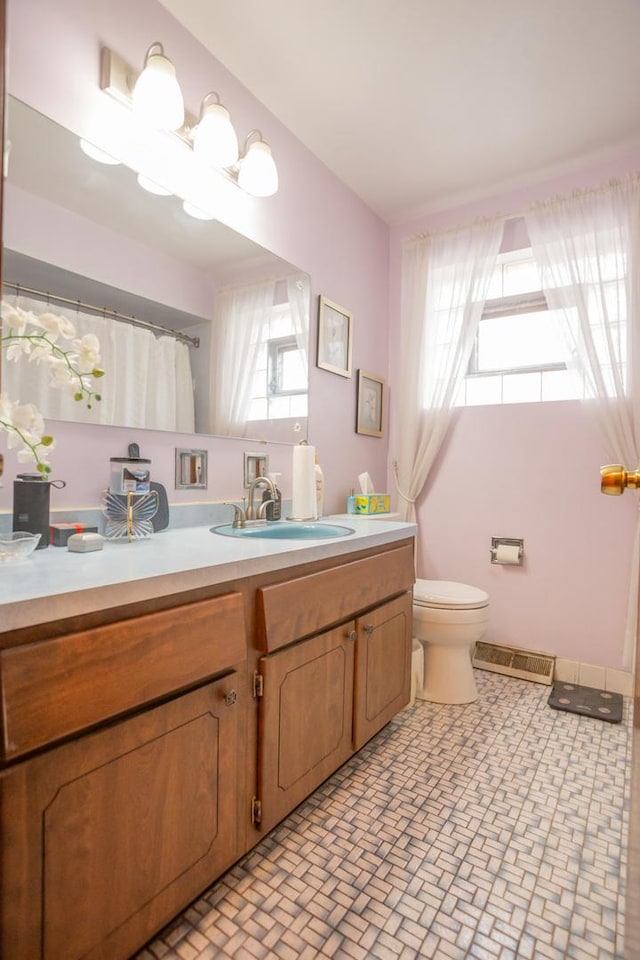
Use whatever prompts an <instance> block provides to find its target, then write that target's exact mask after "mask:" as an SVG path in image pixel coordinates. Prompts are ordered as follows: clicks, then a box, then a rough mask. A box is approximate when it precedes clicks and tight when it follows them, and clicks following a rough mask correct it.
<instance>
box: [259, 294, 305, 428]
mask: <svg viewBox="0 0 640 960" xmlns="http://www.w3.org/2000/svg"><path fill="white" fill-rule="evenodd" d="M259 340H260V343H259V346H258V352H257V360H256V369H255V373H254V377H253V387H252V391H251V402H250V406H249V416H248V419H249V420H281V419H284V418H286V417H306V416H307V362H306V358H305V355H304V351H303V350H301V349H300V347H299V345H298V342H297V340H296V336H295V332H294V328H293V320H292V317H291V309H290V307H289V304H288V303H284V304H278V305H277V306H274V308H273V310H272V313H271V316H270V317H269V318H268V319H267V320H266V321H265V323H264V324H263V325H262V328H261V330H260V334H259Z"/></svg>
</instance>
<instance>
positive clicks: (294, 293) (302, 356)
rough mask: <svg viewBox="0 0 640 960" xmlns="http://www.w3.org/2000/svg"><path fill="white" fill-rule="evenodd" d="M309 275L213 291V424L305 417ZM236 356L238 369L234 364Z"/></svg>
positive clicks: (235, 426) (241, 425)
mask: <svg viewBox="0 0 640 960" xmlns="http://www.w3.org/2000/svg"><path fill="white" fill-rule="evenodd" d="M309 288H310V284H309V277H308V276H307V275H306V274H299V273H298V274H294V275H292V276H290V277H285V278H281V279H269V280H266V281H260V282H258V283H252V284H247V285H244V286H241V287H234V288H228V289H225V290H221V291H218V293H217V294H216V304H215V311H214V333H213V337H212V354H211V362H212V369H214V370H215V374H214V376H213V378H212V381H213V382H212V391H211V409H212V418H213V429H214V431H215V432H216V433H218V434H221V435H229V436H233V435H242V433H243V432H244V431H246V429H247V425H248V424H249V423H251V424H253V425H254V429H253V430H252V432H253V433H255V425H256V424H259V423H260V422H265V423H266V422H272V421H289V420H291V421H296V422H297V421H298V420H299V419H300V418H302V417H306V416H307V406H308V374H307V369H308V357H307V352H308V347H307V345H308V339H309V302H310V296H309ZM239 357H240V358H242V361H243V362H242V363H241V364H240V367H241V370H240V371H237V370H236V369H235V367H236V366H237V364H236V363H234V361H237V359H238V358H239Z"/></svg>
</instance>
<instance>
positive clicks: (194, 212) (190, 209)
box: [182, 200, 215, 220]
mask: <svg viewBox="0 0 640 960" xmlns="http://www.w3.org/2000/svg"><path fill="white" fill-rule="evenodd" d="M182 209H183V210H184V212H185V213H188V214H189V216H190V217H193V218H194V220H215V214H213V213H210V212H209V211H208V210H205V209H204V208H203V207H198V206H196V204H195V203H191V202H190V201H189V200H185V201H184V203H183V204H182Z"/></svg>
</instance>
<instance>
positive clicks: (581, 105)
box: [161, 0, 640, 223]
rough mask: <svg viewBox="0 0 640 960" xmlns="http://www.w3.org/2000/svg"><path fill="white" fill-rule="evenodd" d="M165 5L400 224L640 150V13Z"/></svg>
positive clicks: (450, 1)
mask: <svg viewBox="0 0 640 960" xmlns="http://www.w3.org/2000/svg"><path fill="white" fill-rule="evenodd" d="M161 2H162V4H163V6H164V7H166V8H167V10H169V11H170V12H171V13H172V14H173V15H174V16H175V17H176V19H177V20H179V21H180V22H181V23H182V24H183V25H184V26H185V27H186V28H187V29H188V30H190V31H191V32H192V33H193V34H194V35H195V36H196V37H198V39H199V40H200V41H201V43H203V44H204V46H206V47H207V48H208V49H209V50H210V51H211V53H213V54H214V56H215V57H216V58H217V59H218V60H219V61H221V62H222V63H223V64H224V65H225V66H226V67H227V68H228V69H229V70H230V71H231V72H232V73H233V74H234V75H235V76H236V77H237V78H238V79H239V80H240V81H241V82H242V83H243V84H244V86H245V87H247V88H248V89H249V90H250V91H251V92H252V93H253V94H254V96H255V97H256V98H257V99H258V100H260V101H261V102H262V103H263V104H264V105H265V106H266V107H268V109H269V110H270V111H271V112H272V113H273V114H274V115H275V116H276V117H278V118H279V120H281V121H282V123H283V124H284V125H285V126H286V127H287V128H288V129H289V130H291V131H292V132H293V133H294V134H295V135H296V136H297V137H298V139H299V140H300V141H302V143H304V144H305V145H306V146H307V147H308V148H309V149H310V150H311V151H312V152H313V153H314V154H316V156H318V157H319V158H320V159H321V160H322V161H323V162H324V163H325V164H326V166H327V167H329V169H330V170H332V171H333V173H334V174H335V175H336V176H337V177H338V178H339V179H340V180H342V181H343V182H344V183H345V184H347V186H349V187H350V188H351V189H352V190H353V191H354V192H355V193H356V194H358V195H359V196H360V197H361V198H362V199H363V200H364V202H365V203H366V204H367V205H368V206H369V207H370V208H371V209H372V210H374V211H376V212H377V213H378V214H379V215H380V217H382V218H383V219H384V220H386V221H387V222H388V223H397V222H402V221H404V220H410V219H412V218H415V217H419V216H422V215H425V214H427V213H429V212H431V211H434V210H438V209H444V208H446V207H448V206H453V205H456V204H459V203H463V202H469V201H472V200H476V199H480V198H482V197H485V196H490V195H491V194H492V193H496V192H500V191H504V190H505V189H510V188H512V187H514V188H515V187H517V186H519V185H521V184H526V183H531V182H533V181H539V180H543V179H546V178H548V177H550V176H556V175H560V174H563V173H566V172H570V171H571V170H573V169H577V168H579V167H581V166H584V165H585V164H586V163H587V162H591V161H596V160H602V159H607V158H608V157H609V156H611V155H613V153H614V152H615V151H617V150H619V149H620V148H621V147H623V146H633V147H635V146H638V145H640V52H639V44H640V0H517V2H514V0H481V2H478V0H393V2H391V0H316V2H314V3H308V2H300V0H270V2H269V3H265V2H264V0H216V2H212V0H161ZM222 93H223V92H222ZM230 106H231V105H230ZM265 138H266V139H267V140H268V139H269V137H268V132H265ZM276 160H277V157H276Z"/></svg>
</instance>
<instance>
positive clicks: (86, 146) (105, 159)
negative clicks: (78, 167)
mask: <svg viewBox="0 0 640 960" xmlns="http://www.w3.org/2000/svg"><path fill="white" fill-rule="evenodd" d="M80 149H81V150H82V152H83V153H86V155H87V156H88V157H91V159H92V160H97V161H98V163H107V164H111V165H112V166H115V165H116V164H119V163H120V161H119V160H118V159H117V158H116V157H112V156H111V154H110V153H107V152H106V151H105V150H101V149H100V147H96V146H95V144H93V143H89V141H88V140H85V139H83V138H81V139H80Z"/></svg>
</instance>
